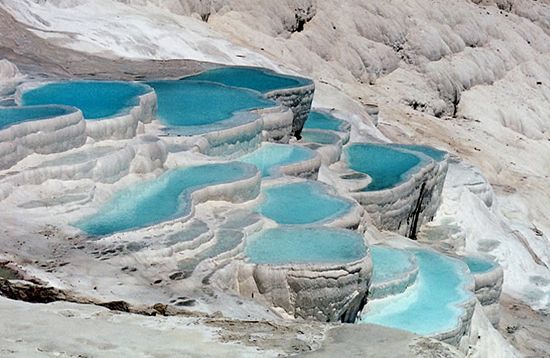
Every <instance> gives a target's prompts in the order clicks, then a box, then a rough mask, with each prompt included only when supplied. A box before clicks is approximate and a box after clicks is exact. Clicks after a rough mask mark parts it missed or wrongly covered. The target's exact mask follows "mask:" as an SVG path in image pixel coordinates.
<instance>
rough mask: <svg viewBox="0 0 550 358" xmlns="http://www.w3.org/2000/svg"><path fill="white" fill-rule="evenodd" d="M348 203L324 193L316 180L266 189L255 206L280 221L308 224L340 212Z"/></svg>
mask: <svg viewBox="0 0 550 358" xmlns="http://www.w3.org/2000/svg"><path fill="white" fill-rule="evenodd" d="M351 206H352V204H351V203H350V202H349V201H347V200H344V199H341V198H339V197H336V196H332V195H329V194H327V192H326V189H325V188H324V186H323V185H321V184H319V183H316V182H301V183H291V184H283V185H275V186H272V187H269V188H267V189H265V201H264V202H263V203H262V204H261V205H260V206H259V207H258V209H257V210H258V212H259V213H261V214H262V215H263V216H265V217H268V218H270V219H272V220H274V221H276V222H277V223H279V224H311V223H315V222H319V221H324V220H328V219H331V218H335V217H337V216H339V215H342V214H343V213H346V212H348V211H349V210H350V208H351Z"/></svg>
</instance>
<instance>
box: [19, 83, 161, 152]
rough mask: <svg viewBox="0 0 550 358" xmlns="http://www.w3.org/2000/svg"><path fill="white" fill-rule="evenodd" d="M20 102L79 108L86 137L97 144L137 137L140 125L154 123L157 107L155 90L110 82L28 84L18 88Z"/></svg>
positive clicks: (23, 103)
mask: <svg viewBox="0 0 550 358" xmlns="http://www.w3.org/2000/svg"><path fill="white" fill-rule="evenodd" d="M16 102H17V103H18V104H19V105H21V106H28V105H38V104H41V105H44V104H61V105H72V106H74V107H77V108H79V109H80V110H81V111H82V112H83V115H84V119H86V134H87V135H88V136H89V137H90V138H92V139H94V140H96V141H100V140H105V139H128V138H132V137H135V135H136V133H137V130H138V125H139V124H140V123H142V124H145V123H150V122H151V121H152V120H153V119H154V117H155V113H156V108H157V98H156V94H155V92H154V91H153V89H152V88H151V87H149V86H147V85H144V84H139V83H130V82H109V81H67V82H50V83H37V82H26V83H24V84H22V85H20V86H19V87H18V88H17V93H16Z"/></svg>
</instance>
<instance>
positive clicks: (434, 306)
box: [359, 250, 473, 335]
mask: <svg viewBox="0 0 550 358" xmlns="http://www.w3.org/2000/svg"><path fill="white" fill-rule="evenodd" d="M412 252H413V253H414V255H415V257H416V260H417V264H418V267H419V272H418V277H417V280H416V284H415V285H414V286H412V287H411V288H410V289H409V290H407V291H405V293H402V294H400V295H396V296H388V297H386V298H382V299H377V300H372V301H370V302H369V303H368V304H367V306H366V308H365V310H364V311H363V313H362V315H361V319H360V321H359V323H375V324H380V325H382V326H387V327H393V328H398V329H403V330H406V331H410V332H413V333H416V334H420V335H433V334H437V333H443V332H447V331H449V330H452V329H454V328H455V327H457V325H458V323H459V317H460V316H461V315H462V314H463V313H464V309H463V308H461V307H460V306H459V305H460V304H461V303H465V302H467V301H468V300H470V299H472V297H473V293H472V292H471V291H469V290H468V289H467V288H466V287H467V286H468V285H470V286H471V285H473V280H472V277H471V275H469V274H468V271H467V270H466V265H465V264H464V263H463V262H461V261H459V260H453V259H451V258H449V257H446V256H444V255H442V254H439V253H436V252H434V251H429V250H413V251H412Z"/></svg>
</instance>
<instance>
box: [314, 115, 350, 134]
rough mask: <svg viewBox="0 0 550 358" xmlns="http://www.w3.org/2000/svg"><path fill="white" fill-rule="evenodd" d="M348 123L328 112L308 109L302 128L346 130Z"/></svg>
mask: <svg viewBox="0 0 550 358" xmlns="http://www.w3.org/2000/svg"><path fill="white" fill-rule="evenodd" d="M348 128H349V124H348V123H347V122H346V121H343V120H341V119H338V118H335V117H333V116H331V115H330V114H328V113H324V112H318V111H310V112H309V116H308V117H307V120H306V123H305V124H304V129H324V130H331V131H341V132H342V131H346V130H347V129H348Z"/></svg>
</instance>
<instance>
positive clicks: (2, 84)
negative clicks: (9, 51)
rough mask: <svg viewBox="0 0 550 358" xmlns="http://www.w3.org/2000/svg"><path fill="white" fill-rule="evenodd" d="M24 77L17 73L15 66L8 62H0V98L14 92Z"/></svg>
mask: <svg viewBox="0 0 550 358" xmlns="http://www.w3.org/2000/svg"><path fill="white" fill-rule="evenodd" d="M23 78H24V76H23V75H22V74H21V72H19V70H18V69H17V66H15V65H14V64H13V63H11V62H10V61H8V60H4V59H2V60H0V96H3V95H7V94H10V93H12V92H14V91H15V88H16V87H17V84H18V83H19V82H20V81H21V80H23Z"/></svg>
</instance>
